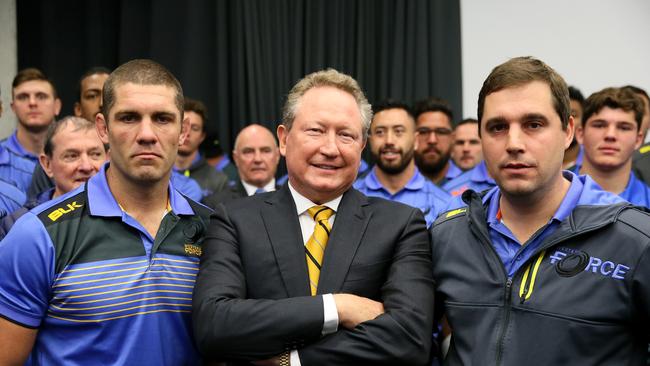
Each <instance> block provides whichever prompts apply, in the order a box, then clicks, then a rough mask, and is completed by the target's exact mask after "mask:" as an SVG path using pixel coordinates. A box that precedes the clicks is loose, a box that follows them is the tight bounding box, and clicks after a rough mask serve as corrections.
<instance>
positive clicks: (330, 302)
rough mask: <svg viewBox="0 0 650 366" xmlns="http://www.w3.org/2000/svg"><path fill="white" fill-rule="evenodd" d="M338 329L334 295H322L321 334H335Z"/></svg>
mask: <svg viewBox="0 0 650 366" xmlns="http://www.w3.org/2000/svg"><path fill="white" fill-rule="evenodd" d="M338 329H339V312H338V309H337V308H336V302H335V301H334V295H332V294H325V295H323V332H322V333H321V334H322V335H323V337H324V336H326V335H328V334H332V333H335V332H336V331H337V330H338Z"/></svg>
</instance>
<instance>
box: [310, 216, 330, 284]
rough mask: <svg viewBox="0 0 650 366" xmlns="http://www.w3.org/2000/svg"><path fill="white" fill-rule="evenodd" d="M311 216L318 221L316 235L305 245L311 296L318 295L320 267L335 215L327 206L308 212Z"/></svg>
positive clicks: (312, 235) (315, 228)
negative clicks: (332, 217)
mask: <svg viewBox="0 0 650 366" xmlns="http://www.w3.org/2000/svg"><path fill="white" fill-rule="evenodd" d="M307 212H309V215H310V216H311V217H312V218H313V219H314V221H316V225H315V226H314V233H313V234H311V236H310V237H309V240H307V244H305V254H306V256H307V269H308V270H309V285H310V286H309V287H310V288H311V294H312V296H313V295H316V290H317V289H318V278H319V277H320V267H321V264H322V263H323V254H324V253H325V247H326V246H327V240H328V239H329V236H330V230H331V229H332V228H331V226H330V223H329V218H330V216H332V215H333V214H334V210H332V209H331V208H329V207H326V206H314V207H312V208H310V209H309V210H307Z"/></svg>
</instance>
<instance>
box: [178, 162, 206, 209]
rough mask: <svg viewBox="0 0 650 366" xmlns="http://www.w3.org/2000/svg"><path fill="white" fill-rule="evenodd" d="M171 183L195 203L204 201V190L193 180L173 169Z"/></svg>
mask: <svg viewBox="0 0 650 366" xmlns="http://www.w3.org/2000/svg"><path fill="white" fill-rule="evenodd" d="M171 181H172V183H173V184H174V187H176V189H178V191H179V192H181V193H182V194H184V195H186V196H187V197H189V198H191V199H193V200H194V201H197V202H199V201H201V200H202V199H203V190H202V189H201V186H200V185H199V183H197V181H196V180H194V179H193V178H190V177H186V176H185V175H183V174H182V173H180V172H178V171H176V170H174V169H172V174H171Z"/></svg>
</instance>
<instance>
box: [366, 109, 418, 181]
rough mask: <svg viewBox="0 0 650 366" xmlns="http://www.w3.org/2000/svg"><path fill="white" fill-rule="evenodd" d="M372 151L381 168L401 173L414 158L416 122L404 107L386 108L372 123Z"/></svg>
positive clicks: (393, 172)
mask: <svg viewBox="0 0 650 366" xmlns="http://www.w3.org/2000/svg"><path fill="white" fill-rule="evenodd" d="M368 140H369V142H370V151H371V153H372V157H373V159H374V160H375V162H376V163H377V166H378V167H379V169H381V170H382V171H384V172H385V173H387V174H400V173H401V172H403V171H404V169H406V167H407V166H408V165H409V163H411V161H412V160H413V146H414V143H415V122H414V121H413V117H411V116H410V115H409V114H408V113H407V112H406V111H405V110H404V109H400V108H392V109H385V110H382V111H380V112H378V113H376V114H375V116H374V117H373V119H372V124H371V125H370V137H369V138H368Z"/></svg>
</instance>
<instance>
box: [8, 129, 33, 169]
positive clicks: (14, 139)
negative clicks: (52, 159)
mask: <svg viewBox="0 0 650 366" xmlns="http://www.w3.org/2000/svg"><path fill="white" fill-rule="evenodd" d="M0 145H2V146H4V147H5V148H7V149H9V151H11V152H13V153H14V154H16V155H18V156H20V157H22V158H25V159H29V160H30V161H32V162H33V163H34V164H38V156H36V155H34V154H32V153H31V152H29V151H27V150H26V149H25V148H24V147H23V145H21V144H20V142H19V141H18V136H17V135H16V131H14V133H13V134H11V136H9V137H8V138H7V139H5V140H3V141H2V142H0ZM32 170H33V169H32Z"/></svg>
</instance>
